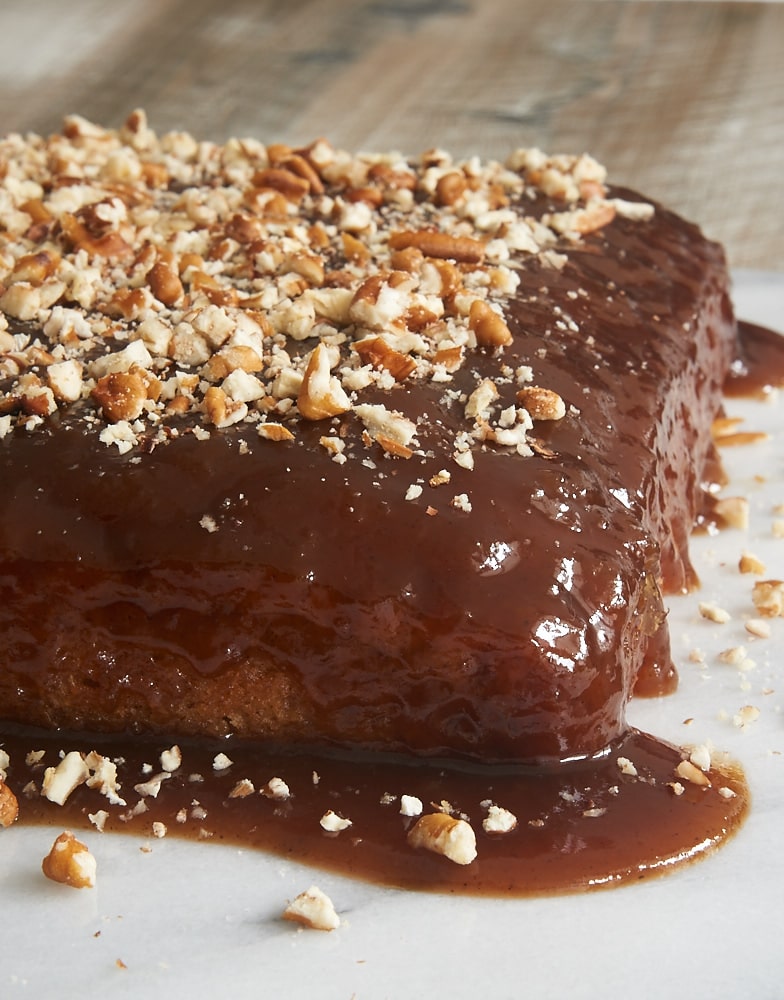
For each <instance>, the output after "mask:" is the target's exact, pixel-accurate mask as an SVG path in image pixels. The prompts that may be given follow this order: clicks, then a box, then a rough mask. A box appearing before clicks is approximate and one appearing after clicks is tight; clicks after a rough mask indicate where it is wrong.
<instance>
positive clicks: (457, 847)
mask: <svg viewBox="0 0 784 1000" xmlns="http://www.w3.org/2000/svg"><path fill="white" fill-rule="evenodd" d="M407 839H408V843H409V844H410V845H411V846H412V847H415V848H416V847H423V848H425V850H428V851H433V852H434V853H435V854H442V855H443V856H444V857H445V858H448V859H449V860H450V861H454V863H455V864H457V865H469V864H471V862H472V861H473V860H474V859H475V858H476V835H475V834H474V831H473V829H472V827H471V825H470V823H467V822H466V821H465V820H464V819H456V818H455V817H454V816H448V815H447V814H446V813H443V812H436V813H428V814H427V815H425V816H422V817H420V819H418V820H417V822H416V823H415V824H414V825H413V826H412V827H411V829H410V830H409V832H408V837H407Z"/></svg>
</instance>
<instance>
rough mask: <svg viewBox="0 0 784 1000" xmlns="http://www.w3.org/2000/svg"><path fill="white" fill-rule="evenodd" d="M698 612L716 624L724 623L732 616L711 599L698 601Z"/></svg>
mask: <svg viewBox="0 0 784 1000" xmlns="http://www.w3.org/2000/svg"><path fill="white" fill-rule="evenodd" d="M698 607H699V612H700V615H701V616H702V617H703V618H706V619H707V620H708V621H711V622H716V623H717V624H718V625H725V624H726V623H727V622H728V621H729V620H730V618H731V617H732V616H731V615H730V613H729V612H728V611H725V610H724V608H720V607H719V606H718V604H715V603H714V602H713V601H700V603H699V605H698Z"/></svg>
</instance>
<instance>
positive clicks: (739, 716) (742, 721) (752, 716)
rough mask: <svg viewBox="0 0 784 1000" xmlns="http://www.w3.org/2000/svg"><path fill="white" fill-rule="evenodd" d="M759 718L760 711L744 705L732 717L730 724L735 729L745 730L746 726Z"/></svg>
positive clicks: (752, 706) (754, 707)
mask: <svg viewBox="0 0 784 1000" xmlns="http://www.w3.org/2000/svg"><path fill="white" fill-rule="evenodd" d="M759 717H760V710H759V709H758V708H757V707H756V706H754V705H744V706H743V708H741V709H740V710H739V711H738V712H737V713H736V714H735V715H734V716H733V717H732V724H733V725H734V726H735V727H736V728H737V729H745V728H746V726H749V725H751V723H752V722H756V721H757V719H758V718H759Z"/></svg>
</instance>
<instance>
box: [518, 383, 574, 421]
mask: <svg viewBox="0 0 784 1000" xmlns="http://www.w3.org/2000/svg"><path fill="white" fill-rule="evenodd" d="M517 401H518V402H519V403H520V404H521V405H522V406H524V407H525V409H526V410H528V412H529V414H530V415H531V419H532V420H560V419H561V418H562V417H564V416H565V415H566V404H565V403H564V401H563V399H561V397H560V396H559V395H558V393H557V392H553V390H552V389H543V388H541V386H538V385H528V386H525V387H524V388H523V389H520V390H519V391H518V393H517Z"/></svg>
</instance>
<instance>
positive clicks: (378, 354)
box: [0, 111, 653, 469]
mask: <svg viewBox="0 0 784 1000" xmlns="http://www.w3.org/2000/svg"><path fill="white" fill-rule="evenodd" d="M0 180H1V182H2V183H1V185H0V225H1V226H2V236H0V438H2V437H4V436H5V435H7V434H9V433H10V432H11V431H12V430H13V429H14V428H15V427H16V428H20V429H24V430H25V431H28V432H32V431H35V430H36V429H38V428H40V427H42V426H46V422H47V418H51V417H53V416H55V415H56V414H57V413H58V412H60V413H62V412H64V411H68V412H69V413H72V414H78V419H79V421H80V422H81V423H82V424H83V427H84V429H85V430H86V431H89V432H92V433H94V434H95V435H97V436H99V438H100V441H101V442H103V443H104V444H105V445H106V446H107V447H109V448H117V449H118V450H119V452H120V453H121V454H125V453H126V452H131V451H133V452H134V453H138V452H142V451H145V450H150V449H151V448H154V447H156V446H157V445H158V444H160V443H163V442H165V441H167V440H169V439H170V438H172V437H174V436H178V435H179V434H181V433H190V434H193V435H195V436H196V437H201V438H205V437H207V436H209V435H210V434H211V433H212V432H213V431H214V430H215V429H216V428H226V427H229V426H231V425H234V424H240V423H246V424H252V425H254V426H255V427H256V429H257V431H258V434H259V435H260V437H262V438H267V439H270V440H273V441H291V440H294V439H295V438H296V436H297V432H298V425H300V424H301V421H303V420H304V421H316V420H322V419H326V418H332V417H342V416H343V415H347V416H348V415H350V419H356V420H357V421H359V424H360V425H361V427H362V440H363V442H364V445H365V447H371V446H373V445H379V446H380V447H381V448H382V449H383V451H384V452H386V453H387V454H390V455H393V456H396V457H402V458H407V457H410V456H411V455H412V454H413V453H414V451H415V450H416V448H417V447H418V441H417V424H416V421H414V420H411V419H409V418H408V417H406V416H404V415H403V414H402V413H400V412H399V411H397V410H396V409H395V408H394V407H393V406H392V405H387V404H386V402H378V401H376V402H371V401H369V399H370V397H369V396H368V391H369V390H379V389H380V390H390V389H393V388H395V387H396V386H398V385H400V384H406V383H411V382H416V381H419V382H431V383H442V384H443V392H444V394H445V398H446V399H450V396H449V394H450V392H452V393H454V392H455V391H456V390H454V389H451V388H450V383H451V382H452V380H453V377H454V375H455V373H456V371H458V370H459V369H460V368H461V367H463V366H465V365H469V366H470V365H471V358H472V355H473V354H475V352H477V351H480V352H482V353H483V355H485V356H486V355H488V354H490V355H492V356H494V357H495V359H496V361H497V375H494V376H493V377H487V375H486V374H485V375H483V376H480V375H478V374H477V377H476V380H475V383H476V384H475V387H474V389H473V391H471V392H469V393H466V392H465V391H463V392H462V393H461V394H460V399H459V400H452V399H450V402H451V403H452V404H454V403H455V402H457V403H459V405H460V406H462V407H463V410H464V426H463V427H462V428H460V429H458V430H456V431H455V432H454V434H453V439H452V441H451V443H450V448H451V453H452V458H453V459H454V461H456V462H457V463H458V464H459V465H461V466H462V467H464V468H468V469H470V468H472V467H473V457H472V448H473V446H474V445H475V444H476V443H477V442H492V443H494V444H496V445H498V446H500V447H502V448H509V449H511V450H513V451H514V452H516V453H518V454H521V455H528V454H531V453H532V452H531V437H532V436H531V435H530V434H529V432H530V431H531V428H532V427H533V423H534V421H536V420H552V419H558V418H560V417H562V416H563V415H564V413H565V403H564V401H563V399H562V398H561V396H559V395H558V393H557V392H555V391H553V390H552V389H551V388H549V387H548V386H547V385H540V384H538V381H537V377H536V358H531V359H530V361H531V363H530V364H522V365H521V364H519V363H517V366H516V367H514V368H513V367H511V366H510V365H508V364H506V363H505V359H504V348H505V347H506V346H507V345H509V344H510V343H511V341H512V339H513V338H512V333H511V331H510V329H509V326H508V325H507V322H506V319H505V307H506V304H507V303H508V301H509V298H510V297H511V296H513V295H514V293H515V290H516V289H517V286H518V283H519V278H518V274H517V268H518V267H519V266H520V262H521V261H523V260H525V259H526V258H533V257H535V258H537V259H538V261H539V263H540V264H541V265H542V266H544V267H547V268H559V267H561V266H563V263H564V262H565V260H566V257H565V256H564V253H565V252H567V253H568V247H569V245H570V244H573V243H575V242H579V241H580V240H581V238H582V236H583V235H585V234H586V233H590V232H593V231H595V230H597V229H600V228H602V227H603V226H605V225H606V224H607V223H608V222H610V221H611V220H612V219H613V218H614V216H615V215H616V214H621V215H624V216H626V217H627V218H631V219H647V218H650V216H651V215H652V214H653V207H652V206H651V205H648V204H645V203H640V202H628V201H624V200H622V199H619V198H611V197H609V195H608V193H607V189H606V187H605V170H604V168H603V167H602V166H600V165H599V164H598V163H597V162H596V161H595V160H594V159H592V158H591V157H590V156H587V155H583V156H547V155H545V154H544V153H542V152H541V151H539V150H536V149H521V150H518V151H517V152H515V153H513V154H512V155H511V156H510V157H509V159H508V160H507V162H506V163H505V164H501V163H498V162H481V161H480V160H478V159H476V158H473V159H467V160H463V161H459V162H458V161H456V160H454V159H453V158H452V157H450V156H449V155H448V154H447V153H445V152H442V151H440V150H430V151H429V152H426V153H424V154H423V155H422V156H420V157H419V158H418V159H416V160H410V159H406V158H404V157H403V156H402V155H400V154H397V153H390V154H385V155H368V154H359V155H350V154H348V153H346V152H342V151H338V150H335V149H334V148H333V147H332V146H331V145H330V144H329V143H328V142H327V141H326V140H324V139H319V140H317V141H315V142H313V143H312V144H311V145H309V146H307V147H306V148H302V149H297V150H295V149H292V148H290V147H288V146H281V145H269V146H264V145H262V144H261V143H259V142H257V141H255V140H252V139H232V140H229V141H228V142H227V143H226V144H225V145H217V144H215V143H211V142H197V141H196V140H195V139H194V138H192V137H191V136H190V135H188V134H185V133H169V134H166V135H162V136H160V137H159V136H157V135H156V134H155V133H154V132H153V131H152V130H151V129H150V128H149V127H148V124H147V121H146V118H145V115H144V113H143V112H142V111H135V112H133V113H132V114H131V115H130V117H129V118H128V120H127V121H126V122H125V124H124V126H123V127H122V128H121V129H119V130H116V131H114V130H107V129H103V128H100V127H98V126H96V125H94V124H92V123H90V122H88V121H86V120H84V119H83V118H81V117H79V116H70V117H68V118H66V120H65V122H64V127H63V130H62V133H61V134H56V135H52V136H50V137H49V138H46V139H44V138H41V137H39V136H36V135H28V136H24V137H23V136H21V135H10V136H8V137H7V138H5V139H4V140H2V141H1V142H0ZM543 199H544V200H545V201H546V205H545V208H544V210H543V209H542V207H541V204H542V202H543ZM535 203H536V204H537V205H538V206H539V207H538V209H536V210H535V209H534V205H535ZM555 312H556V313H558V312H559V310H557V309H555ZM553 322H554V323H569V322H571V321H570V320H569V318H568V317H565V316H563V315H554V316H553ZM500 382H503V383H505V384H508V383H510V382H511V383H514V384H515V385H516V386H517V393H516V403H515V405H512V406H509V405H506V406H505V408H503V409H501V408H500V404H498V397H499V393H498V384H499V383H500ZM374 398H375V397H374ZM385 398H388V399H389V400H390V402H391V401H393V400H394V396H393V395H390V396H388V397H385ZM328 430H329V428H328ZM332 430H333V431H334V433H332V432H328V433H325V434H324V435H323V436H322V437H321V444H322V445H323V447H324V449H325V451H326V453H327V455H328V456H329V457H330V458H331V459H333V460H334V461H337V462H341V463H342V462H345V461H346V460H347V458H348V456H347V454H346V444H345V441H344V439H343V437H341V435H340V434H339V433H338V427H337V426H335V427H334V428H332Z"/></svg>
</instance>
